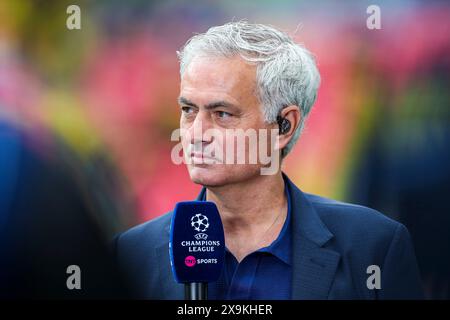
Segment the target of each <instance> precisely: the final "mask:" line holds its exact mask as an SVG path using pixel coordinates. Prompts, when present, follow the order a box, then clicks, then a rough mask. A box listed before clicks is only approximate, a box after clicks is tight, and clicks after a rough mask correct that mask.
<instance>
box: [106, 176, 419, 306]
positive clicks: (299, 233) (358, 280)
mask: <svg viewBox="0 0 450 320" xmlns="http://www.w3.org/2000/svg"><path fill="white" fill-rule="evenodd" d="M284 178H285V179H286V181H287V187H288V192H289V193H290V196H291V199H292V232H293V233H292V239H293V240H292V241H293V243H292V261H293V271H292V272H293V273H292V299H421V298H422V297H423V296H422V294H423V293H422V287H421V282H420V276H419V271H418V267H417V262H416V258H415V255H414V249H413V247H412V244H411V239H410V236H409V233H408V231H407V229H406V228H405V227H404V226H403V225H402V224H400V223H398V222H396V221H394V220H391V219H389V218H387V217H386V216H384V215H383V214H381V213H379V212H377V211H375V210H373V209H370V208H367V207H363V206H359V205H353V204H348V203H343V202H338V201H334V200H330V199H326V198H323V197H319V196H316V195H311V194H307V193H304V192H302V191H301V190H299V189H298V188H297V187H296V186H295V185H294V184H293V183H292V182H291V181H290V180H289V179H288V178H287V177H286V176H285V175H284ZM205 190H206V189H205V188H203V189H202V191H201V193H200V195H199V196H198V199H199V198H201V197H202V196H203V193H204V192H205ZM171 217H172V212H169V213H167V214H165V215H163V216H161V217H158V218H156V219H154V220H151V221H148V222H146V223H144V224H141V225H139V226H136V227H134V228H132V229H130V230H128V231H126V232H124V233H122V234H120V235H119V236H117V237H116V240H115V250H116V255H117V258H118V261H119V263H120V265H121V266H122V267H123V269H124V270H125V272H126V273H127V275H129V276H130V281H131V283H132V285H133V286H134V288H136V289H137V297H138V298H146V299H183V298H184V286H183V285H182V284H178V283H176V282H175V280H174V277H173V275H172V271H171V267H170V260H169V247H168V243H169V231H170V221H171ZM371 265H377V266H379V268H380V271H381V278H380V279H381V283H380V284H381V289H369V288H368V286H367V280H368V278H369V277H370V276H371V275H372V272H373V271H371V272H370V273H368V271H367V268H368V267H369V266H371ZM369 282H371V281H369ZM371 283H372V282H371ZM223 285H224V283H223V280H222V279H219V280H218V281H217V282H215V283H211V284H210V285H209V291H210V292H214V291H215V290H220V289H221V288H223Z"/></svg>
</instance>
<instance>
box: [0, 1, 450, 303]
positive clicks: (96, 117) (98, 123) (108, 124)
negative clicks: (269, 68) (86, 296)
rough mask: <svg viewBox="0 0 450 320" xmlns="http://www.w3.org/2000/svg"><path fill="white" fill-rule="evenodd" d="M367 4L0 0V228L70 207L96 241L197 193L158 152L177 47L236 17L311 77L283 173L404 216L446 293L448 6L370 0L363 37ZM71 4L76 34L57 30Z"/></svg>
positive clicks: (172, 93) (437, 288)
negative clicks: (294, 53) (14, 219)
mask: <svg viewBox="0 0 450 320" xmlns="http://www.w3.org/2000/svg"><path fill="white" fill-rule="evenodd" d="M372 2H373V1H361V0H358V1H356V0H355V1H345V2H344V1H339V2H337V1H299V0H292V1H291V0H263V1H249V0H241V1H208V0H203V1H178V0H177V1H175V0H169V1H138V0H130V1H119V0H110V1H44V0H42V1H27V0H10V1H8V0H3V1H1V2H0V180H1V181H0V210H1V211H0V231H2V229H4V230H3V231H5V230H6V228H7V227H8V223H7V222H8V221H9V220H8V219H10V218H11V215H12V214H13V213H14V214H16V215H19V214H23V213H24V212H27V214H29V215H31V214H33V212H34V211H35V210H36V207H40V208H43V209H42V210H41V211H42V212H45V213H48V212H54V213H55V214H54V215H43V216H42V219H40V220H39V221H41V222H42V221H44V223H47V224H48V223H51V221H53V220H52V219H62V220H64V217H66V216H68V215H70V214H71V215H72V216H77V215H81V213H80V212H82V213H83V214H84V216H85V218H86V221H89V223H93V224H94V225H96V226H97V227H98V228H97V229H96V230H97V231H96V232H98V233H99V234H101V235H102V237H104V238H105V239H106V238H110V237H112V236H113V235H114V234H116V233H117V232H120V231H122V230H125V229H127V228H129V227H131V226H134V225H136V224H138V223H141V222H144V221H146V220H149V219H151V218H154V217H157V216H159V215H161V214H163V213H165V212H167V211H169V210H171V209H172V208H173V206H174V204H175V203H176V202H178V201H183V200H189V199H192V198H194V197H195V196H196V195H197V193H198V192H199V190H200V187H199V186H197V185H194V184H192V183H191V182H190V180H189V177H188V174H187V170H186V169H185V167H184V166H183V165H180V166H177V165H174V164H173V163H172V161H171V158H170V151H171V148H172V147H173V146H174V145H175V144H176V142H171V141H170V135H171V133H172V131H173V130H174V129H176V128H177V127H178V125H179V122H178V121H179V109H178V106H177V96H178V90H179V71H178V61H177V57H176V50H178V49H180V47H181V46H182V45H183V44H184V43H185V42H186V40H187V39H189V38H190V37H191V36H192V35H193V33H199V32H205V31H206V30H207V29H208V28H209V27H211V26H214V25H219V24H223V23H226V22H229V21H231V20H240V19H247V20H249V21H250V22H258V23H267V24H272V25H274V26H276V27H278V28H280V29H282V30H285V31H287V32H288V33H290V34H291V35H293V37H294V38H295V39H296V41H298V42H300V43H303V44H304V45H305V46H306V47H307V48H308V49H309V50H311V51H312V52H313V53H314V54H315V56H316V59H317V61H318V65H319V70H320V73H321V76H322V85H321V88H320V91H319V95H318V100H317V102H316V104H315V106H314V108H313V111H312V113H311V116H310V117H309V120H308V122H307V124H306V129H305V131H304V134H303V136H302V137H301V138H300V141H299V143H298V144H297V146H296V147H295V148H294V150H293V152H292V153H291V154H290V155H289V156H288V157H287V159H286V161H285V164H284V171H285V172H286V173H287V174H288V176H290V178H291V179H292V180H293V181H294V182H295V183H296V184H297V185H298V186H299V187H300V188H301V189H302V190H303V191H305V192H309V193H316V194H319V195H322V196H326V197H331V198H335V199H338V200H342V201H348V202H354V203H358V204H362V205H366V206H370V207H372V208H375V209H377V210H379V211H381V212H383V213H384V214H386V215H388V216H390V217H392V218H394V219H397V220H398V221H400V222H402V223H404V224H405V225H406V226H407V227H408V229H409V231H410V233H411V235H412V238H413V241H414V245H415V248H416V255H417V258H418V261H419V267H420V269H421V272H422V278H423V281H424V286H425V289H426V295H427V297H428V298H436V299H449V298H450V202H449V201H448V197H449V196H450V148H449V145H450V144H449V143H450V126H449V124H450V3H448V2H444V1H376V4H377V5H379V7H380V9H381V30H369V29H367V27H366V19H367V17H368V16H369V15H368V14H367V13H366V9H367V7H368V6H369V5H370V4H373V3H372ZM71 4H77V5H78V6H79V7H80V9H81V29H80V30H68V29H67V27H66V20H67V18H68V17H69V14H67V13H66V9H67V7H68V6H69V5H71ZM43 167H45V168H46V169H45V170H44V169H42V168H43ZM30 172H32V173H33V174H30ZM46 172H47V173H48V174H47V173H46ZM61 177H62V178H61ZM30 180H31V181H30ZM55 180H56V181H58V182H55ZM42 189H45V190H47V192H42ZM74 194H76V195H77V196H76V197H74ZM74 203H76V204H77V205H78V207H77V208H79V210H78V211H76V210H75V211H74V210H73V208H74V205H73V204H74ZM24 204H25V205H26V207H25V208H24V207H23V206H24ZM70 211H74V212H73V213H70ZM42 212H41V213H42ZM42 214H43V213H42ZM77 217H78V216H77ZM24 219H25V218H23V219H22V220H21V219H19V221H23V220H24ZM45 219H47V220H45ZM49 220H51V221H49ZM64 221H66V220H64ZM67 228H68V229H70V225H68V226H67ZM49 230H50V232H51V230H52V229H49ZM3 234H6V233H5V232H4V233H3ZM25 237H26V236H25ZM0 240H1V239H0ZM3 243H7V242H3ZM5 247H6V246H5ZM55 250H56V251H57V252H58V250H62V251H63V250H64V249H62V248H55ZM85 258H86V259H90V258H89V257H85ZM0 276H1V275H0Z"/></svg>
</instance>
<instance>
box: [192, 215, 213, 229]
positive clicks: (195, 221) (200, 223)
mask: <svg viewBox="0 0 450 320" xmlns="http://www.w3.org/2000/svg"><path fill="white" fill-rule="evenodd" d="M191 226H192V227H193V228H194V230H195V231H197V232H205V231H206V230H207V229H208V228H209V222H208V217H207V216H204V215H203V214H201V213H197V214H196V215H194V216H192V218H191Z"/></svg>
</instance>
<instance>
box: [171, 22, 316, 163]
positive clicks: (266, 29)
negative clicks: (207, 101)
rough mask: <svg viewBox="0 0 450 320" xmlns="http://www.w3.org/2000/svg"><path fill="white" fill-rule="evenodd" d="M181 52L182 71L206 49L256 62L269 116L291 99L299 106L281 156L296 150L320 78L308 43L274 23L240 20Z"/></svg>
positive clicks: (201, 36)
mask: <svg viewBox="0 0 450 320" xmlns="http://www.w3.org/2000/svg"><path fill="white" fill-rule="evenodd" d="M177 54H178V57H179V59H180V74H181V76H182V75H183V73H184V71H185V70H186V67H187V65H188V64H189V63H190V62H191V60H192V59H193V58H194V57H198V56H201V55H206V56H211V55H213V56H224V57H233V56H236V55H239V56H241V57H242V58H243V59H244V60H246V61H248V62H250V63H255V64H256V78H257V79H256V82H257V88H258V89H257V90H258V92H257V94H258V96H259V100H260V102H261V104H262V107H263V110H262V111H263V114H264V118H265V121H266V122H268V123H274V122H275V121H276V120H277V116H278V115H280V113H281V110H283V108H284V107H287V106H289V105H296V106H298V107H299V109H300V113H301V122H300V125H299V126H298V128H297V130H296V131H295V132H294V135H293V137H292V139H291V140H290V141H289V143H288V144H287V145H286V147H284V148H283V150H282V152H281V155H282V157H283V158H284V157H285V156H286V155H287V154H288V153H289V152H290V151H291V149H292V148H293V146H294V145H295V143H296V142H297V140H298V138H299V136H300V133H301V132H302V131H303V127H304V123H305V120H306V118H307V117H308V114H309V112H310V111H311V108H312V106H313V104H314V102H315V100H316V97H317V91H318V89H319V84H320V75H319V71H318V70H317V66H316V62H315V59H314V57H313V55H312V54H311V53H310V52H309V51H308V50H307V49H306V48H304V47H303V46H302V45H300V44H297V43H295V42H294V41H293V40H292V38H291V37H290V36H289V35H288V34H286V33H284V32H282V31H279V30H277V29H275V28H273V27H271V26H267V25H263V24H253V23H249V22H246V21H238V22H230V23H227V24H224V25H222V26H216V27H212V28H210V29H209V30H208V31H207V32H206V33H202V34H197V35H195V36H193V37H192V38H190V39H189V40H188V41H187V42H186V44H185V45H184V47H183V48H182V49H181V51H179V52H177Z"/></svg>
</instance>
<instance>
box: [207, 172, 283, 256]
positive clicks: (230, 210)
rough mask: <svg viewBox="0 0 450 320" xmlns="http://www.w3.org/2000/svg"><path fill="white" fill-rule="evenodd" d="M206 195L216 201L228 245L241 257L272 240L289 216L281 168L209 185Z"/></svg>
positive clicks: (208, 198) (209, 199)
mask: <svg viewBox="0 0 450 320" xmlns="http://www.w3.org/2000/svg"><path fill="white" fill-rule="evenodd" d="M206 199H207V200H208V201H212V202H214V203H215V204H216V205H217V207H218V209H219V212H220V216H221V218H222V222H223V225H224V229H225V241H226V245H227V247H228V249H230V251H232V252H233V254H234V255H235V256H236V258H237V259H238V261H240V260H241V259H242V258H244V257H245V256H246V255H247V254H248V253H251V252H252V251H254V250H257V249H259V248H260V247H263V246H266V245H269V244H270V243H271V242H273V241H274V240H275V239H276V238H277V236H278V235H279V233H280V231H281V228H282V226H283V224H284V221H285V219H286V213H287V199H286V197H285V194H284V181H283V177H282V175H281V172H279V173H278V174H276V175H272V176H264V175H261V176H258V177H255V178H254V179H250V180H247V181H245V182H243V183H239V184H233V185H227V186H223V187H213V188H208V190H207V193H206ZM266 231H267V232H266Z"/></svg>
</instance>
